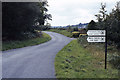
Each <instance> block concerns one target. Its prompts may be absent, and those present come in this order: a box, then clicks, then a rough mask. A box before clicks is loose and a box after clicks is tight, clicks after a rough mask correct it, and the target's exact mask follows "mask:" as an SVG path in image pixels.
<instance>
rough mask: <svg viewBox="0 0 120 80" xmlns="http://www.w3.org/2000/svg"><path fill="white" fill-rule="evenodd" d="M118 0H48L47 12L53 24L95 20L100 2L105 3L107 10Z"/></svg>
mask: <svg viewBox="0 0 120 80" xmlns="http://www.w3.org/2000/svg"><path fill="white" fill-rule="evenodd" d="M117 1H119V0H48V4H49V5H50V6H49V8H48V9H49V12H48V13H50V14H52V17H53V21H51V22H50V23H51V25H53V26H66V25H69V24H79V23H86V22H90V21H91V20H96V18H95V16H94V15H95V14H97V13H98V12H99V8H100V3H101V2H103V3H106V4H107V7H106V8H107V10H108V12H110V11H111V9H112V8H113V7H114V6H115V4H116V2H117Z"/></svg>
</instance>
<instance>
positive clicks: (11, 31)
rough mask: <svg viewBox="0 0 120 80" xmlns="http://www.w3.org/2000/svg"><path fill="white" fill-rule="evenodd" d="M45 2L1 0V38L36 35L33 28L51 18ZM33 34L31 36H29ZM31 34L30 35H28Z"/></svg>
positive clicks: (19, 38) (19, 37)
mask: <svg viewBox="0 0 120 80" xmlns="http://www.w3.org/2000/svg"><path fill="white" fill-rule="evenodd" d="M47 6H48V5H47V2H46V1H45V2H32V3H31V2H24V3H20V2H11V3H8V2H3V3H2V10H3V11H2V12H3V15H2V17H3V18H2V19H3V21H2V22H3V23H2V25H3V28H2V31H3V35H2V36H3V40H22V39H26V38H31V37H32V38H34V37H37V35H36V32H35V28H36V26H37V25H44V23H45V20H47V19H51V15H50V14H47V13H46V12H47V11H48V10H47V8H46V7H47ZM31 35H33V36H31ZM29 36H31V37H29Z"/></svg>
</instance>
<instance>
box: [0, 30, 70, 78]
mask: <svg viewBox="0 0 120 80" xmlns="http://www.w3.org/2000/svg"><path fill="white" fill-rule="evenodd" d="M45 33H47V34H49V35H50V36H51V37H52V39H51V40H50V41H48V42H46V43H43V44H40V45H35V46H29V47H24V48H19V49H12V50H8V51H3V52H2V70H3V71H2V77H3V78H55V69H54V59H55V56H56V54H57V53H58V52H59V51H60V50H61V49H62V48H63V47H64V46H65V45H67V44H68V43H69V42H70V41H71V40H72V39H71V38H68V37H66V36H63V35H61V34H58V33H54V32H47V31H45Z"/></svg>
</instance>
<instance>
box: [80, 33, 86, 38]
mask: <svg viewBox="0 0 120 80" xmlns="http://www.w3.org/2000/svg"><path fill="white" fill-rule="evenodd" d="M81 36H87V34H80V35H79V37H81Z"/></svg>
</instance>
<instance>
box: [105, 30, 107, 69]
mask: <svg viewBox="0 0 120 80" xmlns="http://www.w3.org/2000/svg"><path fill="white" fill-rule="evenodd" d="M105 69H107V31H106V40H105Z"/></svg>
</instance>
